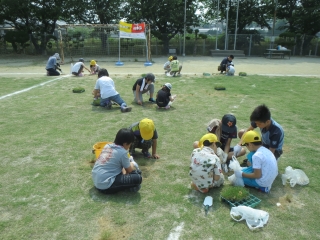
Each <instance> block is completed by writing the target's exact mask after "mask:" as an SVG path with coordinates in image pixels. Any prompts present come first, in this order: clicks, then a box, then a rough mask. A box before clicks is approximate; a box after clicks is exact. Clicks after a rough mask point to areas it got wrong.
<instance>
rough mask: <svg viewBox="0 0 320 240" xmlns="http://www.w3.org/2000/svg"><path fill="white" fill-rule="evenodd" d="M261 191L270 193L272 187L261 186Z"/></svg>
mask: <svg viewBox="0 0 320 240" xmlns="http://www.w3.org/2000/svg"><path fill="white" fill-rule="evenodd" d="M259 191H260V192H263V193H269V192H270V189H269V188H268V187H259Z"/></svg>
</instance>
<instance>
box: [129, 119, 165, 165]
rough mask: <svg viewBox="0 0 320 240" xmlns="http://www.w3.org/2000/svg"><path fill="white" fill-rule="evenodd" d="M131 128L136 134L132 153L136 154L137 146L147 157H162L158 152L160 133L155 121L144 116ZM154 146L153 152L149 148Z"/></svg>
mask: <svg viewBox="0 0 320 240" xmlns="http://www.w3.org/2000/svg"><path fill="white" fill-rule="evenodd" d="M129 129H131V131H132V132H133V134H134V142H133V143H132V144H131V146H130V150H129V152H130V155H131V156H134V155H135V148H140V149H142V154H143V156H144V157H146V158H155V159H158V158H160V157H159V155H158V154H157V140H158V133H157V130H156V128H155V126H154V123H153V121H152V120H151V119H149V118H144V119H142V120H141V121H140V122H136V123H133V124H132V125H131V126H130V127H129ZM151 147H152V154H150V153H149V149H150V148H151Z"/></svg>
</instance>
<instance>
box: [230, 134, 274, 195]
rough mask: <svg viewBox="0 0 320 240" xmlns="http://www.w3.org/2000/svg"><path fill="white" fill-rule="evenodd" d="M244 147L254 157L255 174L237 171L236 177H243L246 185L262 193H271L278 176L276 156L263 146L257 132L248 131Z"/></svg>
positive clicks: (245, 135) (243, 139)
mask: <svg viewBox="0 0 320 240" xmlns="http://www.w3.org/2000/svg"><path fill="white" fill-rule="evenodd" d="M242 145H243V146H246V147H247V148H248V150H249V151H250V152H255V153H254V154H253V155H252V168H253V172H252V173H250V172H249V173H248V172H245V171H236V172H235V175H236V177H242V178H243V182H244V184H245V185H247V186H250V187H255V188H257V189H259V190H260V191H262V192H269V191H270V189H271V186H272V183H273V181H274V180H275V178H276V176H277V175H278V165H277V160H276V158H275V156H274V154H273V153H272V152H271V151H270V150H269V149H268V148H266V147H264V146H262V140H261V136H260V135H259V134H258V133H257V132H255V131H252V130H250V131H247V132H246V133H245V134H244V135H243V137H242Z"/></svg>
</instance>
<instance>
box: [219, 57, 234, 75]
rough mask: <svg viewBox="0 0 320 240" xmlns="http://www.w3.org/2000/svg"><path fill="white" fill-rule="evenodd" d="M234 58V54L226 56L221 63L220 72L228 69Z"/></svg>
mask: <svg viewBox="0 0 320 240" xmlns="http://www.w3.org/2000/svg"><path fill="white" fill-rule="evenodd" d="M233 59H234V56H233V55H230V56H229V57H226V58H224V59H222V61H221V63H220V73H221V74H222V73H223V72H225V71H227V66H228V65H229V64H230V63H232V60H233Z"/></svg>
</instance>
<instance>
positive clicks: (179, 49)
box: [0, 30, 320, 58]
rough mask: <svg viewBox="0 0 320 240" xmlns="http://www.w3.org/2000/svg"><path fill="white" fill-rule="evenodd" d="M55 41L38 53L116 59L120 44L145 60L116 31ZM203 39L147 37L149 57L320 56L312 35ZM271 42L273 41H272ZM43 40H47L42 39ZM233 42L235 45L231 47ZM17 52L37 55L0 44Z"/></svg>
mask: <svg viewBox="0 0 320 240" xmlns="http://www.w3.org/2000/svg"><path fill="white" fill-rule="evenodd" d="M56 35H57V39H58V40H53V39H50V40H49V41H48V42H47V46H46V49H45V51H43V52H42V53H40V54H43V55H48V56H49V55H52V54H53V53H55V52H58V53H61V52H63V54H64V57H65V58H70V57H79V56H87V55H88V56H118V55H119V45H120V56H121V57H146V55H147V47H146V41H145V40H140V39H120V44H119V38H118V34H117V31H115V30H114V31H103V30H102V31H81V32H79V31H78V32H77V31H69V32H68V31H65V32H62V33H61V35H60V37H61V38H59V34H58V33H56ZM206 36H207V38H206V39H203V38H195V36H194V35H192V34H189V35H187V36H186V40H185V47H184V38H183V35H181V34H177V35H176V36H175V37H174V38H172V39H171V40H170V41H169V45H166V47H165V44H164V43H163V42H162V41H160V40H159V39H157V38H155V37H153V36H151V39H150V48H149V49H150V50H149V51H151V57H156V56H163V55H169V53H170V54H172V55H173V54H176V55H182V54H183V51H184V49H185V55H186V56H192V55H193V56H210V50H213V49H221V50H234V49H236V50H242V51H244V54H245V55H246V56H262V55H263V53H264V52H265V49H267V48H276V46H277V45H282V46H284V47H286V48H288V49H291V50H292V55H293V56H317V57H319V56H320V50H319V49H318V45H319V41H320V39H319V38H318V37H315V36H304V37H303V38H301V37H300V38H298V37H292V38H282V37H279V36H276V37H274V38H273V37H272V36H268V35H258V34H257V35H250V34H237V35H236V36H235V35H234V34H229V35H228V39H227V40H226V39H225V35H224V34H219V35H206ZM273 40H274V41H273ZM46 41H47V40H46ZM235 43H236V44H235ZM15 52H18V53H21V54H26V55H37V54H39V53H38V52H37V51H36V49H35V48H34V46H33V44H32V42H31V41H30V42H29V43H27V44H25V46H24V47H22V46H20V47H18V48H16V49H14V48H13V47H12V44H11V43H8V42H5V41H4V40H3V38H1V41H0V55H4V54H12V53H15Z"/></svg>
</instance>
